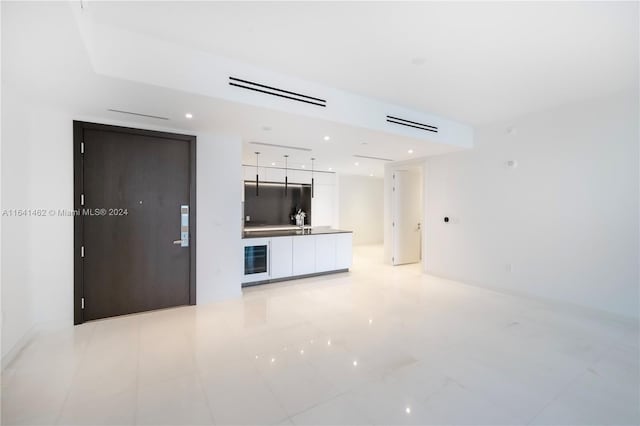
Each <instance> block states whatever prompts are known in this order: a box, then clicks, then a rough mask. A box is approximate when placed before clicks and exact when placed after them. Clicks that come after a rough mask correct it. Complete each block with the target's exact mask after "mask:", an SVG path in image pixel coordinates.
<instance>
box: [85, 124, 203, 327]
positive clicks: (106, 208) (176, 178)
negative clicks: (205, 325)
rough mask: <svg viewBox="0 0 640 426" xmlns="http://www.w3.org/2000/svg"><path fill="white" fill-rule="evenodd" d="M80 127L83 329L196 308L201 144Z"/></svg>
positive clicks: (177, 137)
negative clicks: (101, 321) (184, 239)
mask: <svg viewBox="0 0 640 426" xmlns="http://www.w3.org/2000/svg"><path fill="white" fill-rule="evenodd" d="M74 126H75V128H74V139H75V143H74V145H75V147H74V149H76V150H77V152H76V153H75V154H76V160H75V165H74V169H75V174H76V185H75V193H76V194H75V195H76V211H77V212H79V215H78V216H76V218H75V220H76V229H75V233H76V262H77V264H76V277H75V279H76V294H75V299H76V300H75V302H76V317H75V322H76V324H77V323H81V322H84V321H89V320H93V319H98V318H105V317H111V316H116V315H123V314H130V313H134V312H142V311H149V310H152V309H161V308H167V307H171V306H179V305H188V304H194V303H195V276H194V274H195V271H194V270H193V269H194V266H195V260H194V256H195V250H194V244H195V239H194V238H193V237H194V234H195V233H194V230H195V214H194V213H195V190H194V189H195V182H194V178H195V173H194V172H195V170H194V167H195V161H194V159H195V137H193V136H185V135H174V134H168V133H161V132H151V131H144V130H137V129H128V128H122V127H114V126H106V125H98V124H91V123H82V122H74ZM185 206H186V207H188V212H189V214H188V229H187V228H186V227H185V226H186V225H187V223H186V221H187V218H186V217H183V216H182V213H184V212H185V211H186V210H185ZM185 230H186V231H187V232H189V235H188V236H189V238H188V246H186V247H185V246H184V245H185V244H182V243H181V231H185ZM78 263H79V264H78ZM78 280H79V282H78Z"/></svg>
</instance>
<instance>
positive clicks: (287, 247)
mask: <svg viewBox="0 0 640 426" xmlns="http://www.w3.org/2000/svg"><path fill="white" fill-rule="evenodd" d="M291 275H293V237H273V238H271V271H270V278H271V279H274V280H275V279H278V278H285V277H290V276H291Z"/></svg>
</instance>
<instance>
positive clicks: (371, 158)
mask: <svg viewBox="0 0 640 426" xmlns="http://www.w3.org/2000/svg"><path fill="white" fill-rule="evenodd" d="M353 156H354V157H356V158H366V159H369V160H379V161H393V160H392V159H391V158H382V157H371V156H369V155H359V154H354V155H353Z"/></svg>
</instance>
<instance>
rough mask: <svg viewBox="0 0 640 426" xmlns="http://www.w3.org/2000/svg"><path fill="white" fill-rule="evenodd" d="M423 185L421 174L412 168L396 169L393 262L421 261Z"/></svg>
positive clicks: (393, 191) (393, 194) (393, 197)
mask: <svg viewBox="0 0 640 426" xmlns="http://www.w3.org/2000/svg"><path fill="white" fill-rule="evenodd" d="M421 216H422V185H421V179H420V174H419V173H418V172H411V171H408V170H397V171H395V172H393V188H392V205H391V217H392V221H393V223H392V229H393V246H392V247H393V253H392V263H393V264H394V265H402V264H405V263H416V262H420V251H421V250H420V249H421V247H420V246H421V240H422V238H421V237H422V235H421V233H422V231H421V230H420V221H421V220H422V219H421Z"/></svg>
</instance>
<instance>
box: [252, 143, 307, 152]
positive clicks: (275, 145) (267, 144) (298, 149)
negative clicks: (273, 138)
mask: <svg viewBox="0 0 640 426" xmlns="http://www.w3.org/2000/svg"><path fill="white" fill-rule="evenodd" d="M249 143H250V144H252V145H261V146H270V147H272V148H284V149H295V150H297V151H308V152H311V148H302V147H299V146H290V145H277V144H274V143H266V142H249Z"/></svg>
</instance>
